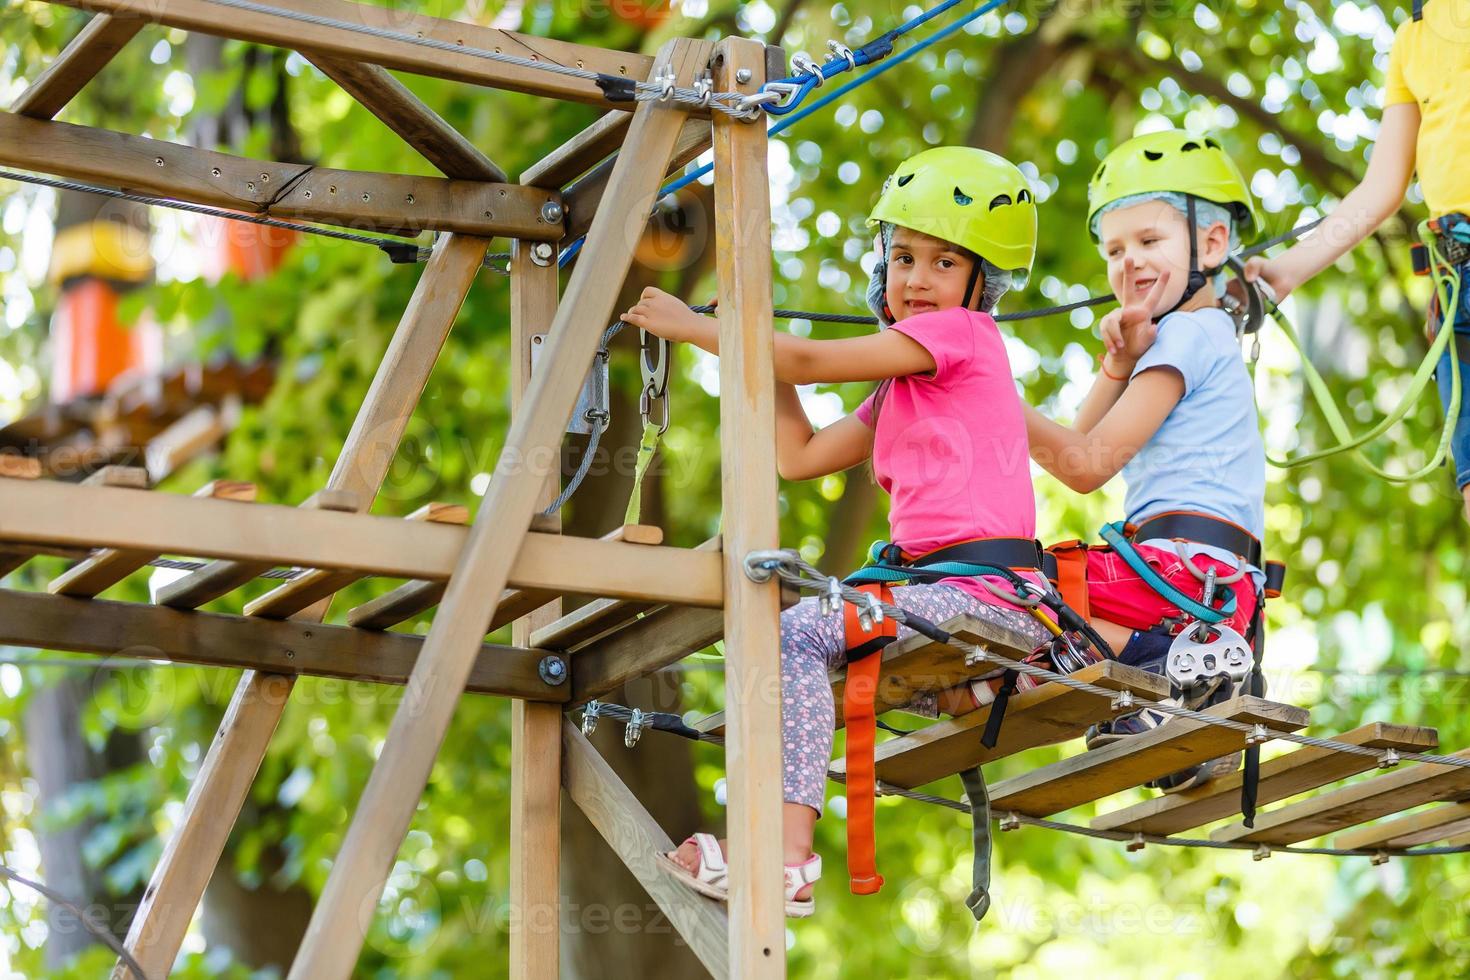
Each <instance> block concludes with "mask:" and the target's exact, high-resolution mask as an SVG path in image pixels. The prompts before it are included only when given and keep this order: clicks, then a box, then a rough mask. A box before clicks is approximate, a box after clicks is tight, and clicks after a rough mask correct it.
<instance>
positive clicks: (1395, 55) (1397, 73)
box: [1383, 21, 1417, 108]
mask: <svg viewBox="0 0 1470 980" xmlns="http://www.w3.org/2000/svg"><path fill="white" fill-rule="evenodd" d="M1409 23H1412V21H1411V22H1409ZM1409 23H1404V24H1400V25H1399V29H1398V33H1397V34H1396V35H1394V39H1393V49H1392V50H1391V51H1390V52H1389V55H1388V75H1387V77H1386V78H1384V81H1383V105H1384V107H1385V108H1387V107H1388V106H1391V105H1399V104H1400V103H1403V102H1415V101H1417V100H1416V99H1415V98H1414V93H1413V92H1411V91H1409V85H1408V83H1407V82H1405V81H1404V60H1405V59H1406V58H1407V57H1408V52H1407V50H1406V49H1407V48H1408V46H1409V43H1408V38H1407V36H1406V35H1407V31H1408V28H1409Z"/></svg>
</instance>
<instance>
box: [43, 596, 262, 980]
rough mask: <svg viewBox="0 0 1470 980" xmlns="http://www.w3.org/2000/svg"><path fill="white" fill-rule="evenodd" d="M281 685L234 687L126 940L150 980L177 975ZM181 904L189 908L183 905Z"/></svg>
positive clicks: (257, 676)
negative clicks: (226, 805)
mask: <svg viewBox="0 0 1470 980" xmlns="http://www.w3.org/2000/svg"><path fill="white" fill-rule="evenodd" d="M58 601H72V600H58ZM93 605H96V603H93ZM145 608H146V607H145ZM174 615H184V614H182V613H175V614H174ZM196 615H199V614H196ZM282 680H283V678H280V677H277V676H275V675H272V674H261V673H257V672H256V671H253V670H252V671H247V672H246V673H245V676H244V677H242V678H241V679H240V683H239V685H238V686H237V687H236V688H235V693H234V696H233V697H232V698H231V699H230V705H229V707H228V708H227V709H226V710H225V716H224V720H222V721H221V722H220V726H219V730H218V731H217V732H216V733H215V736H214V741H213V742H212V743H211V744H210V750H209V752H208V754H207V755H205V757H204V763H203V765H201V766H200V768H199V774H198V775H197V776H195V777H194V783H193V785H192V786H190V787H189V796H188V798H187V799H185V801H184V816H183V819H182V820H180V822H179V825H178V827H176V828H175V830H174V833H173V834H172V835H171V836H170V837H169V839H168V842H167V843H166V844H165V845H164V848H163V854H162V855H161V856H160V857H159V859H158V866H157V867H156V868H155V869H154V871H153V876H152V877H151V878H150V879H149V881H148V887H147V888H146V889H145V890H144V892H143V898H142V901H141V902H140V903H139V905H138V910H137V912H136V913H135V914H134V915H133V921H132V923H131V924H130V925H129V926H128V934H127V937H126V939H125V940H124V946H125V947H126V948H127V950H128V952H129V953H130V954H131V955H132V957H133V959H134V960H135V961H136V962H137V963H138V965H139V966H140V967H141V968H142V970H143V974H144V976H146V977H150V978H151V977H166V976H167V975H168V974H169V971H171V970H172V969H173V963H174V960H175V958H176V957H177V956H178V951H179V947H180V946H181V945H182V944H183V941H184V934H185V932H186V931H187V930H188V927H189V920H190V919H191V918H193V915H194V910H195V909H196V908H198V906H199V898H200V896H201V895H203V893H204V888H205V886H206V885H207V884H208V882H209V878H210V875H211V874H212V873H213V871H214V868H215V865H216V864H217V863H218V862H219V856H220V853H221V851H222V850H223V847H224V839H225V837H227V836H228V834H229V831H230V829H231V827H232V825H233V824H234V821H235V819H236V815H237V814H238V813H239V804H238V803H236V804H235V807H234V809H232V810H229V811H228V812H227V813H221V811H219V810H218V809H217V804H218V801H220V800H222V799H223V800H226V801H235V800H239V801H243V800H244V799H245V796H246V794H248V793H249V792H250V786H251V784H252V783H253V782H255V775H256V773H257V772H258V771H259V769H260V761H261V760H262V759H264V758H265V753H266V749H267V748H268V747H269V746H270V740H271V736H272V735H273V734H275V730H276V725H277V724H278V723H279V722H280V720H281V711H282V710H283V709H284V708H285V702H286V698H287V696H288V694H289V691H290V686H289V685H290V681H289V680H286V681H285V683H286V685H287V686H286V692H285V693H282V691H281V689H280V683H281V681H282ZM262 706H268V707H269V708H271V709H274V710H266V709H265V708H263V707H262ZM252 762H253V763H254V764H253V765H252V764H251V763H252ZM179 899H182V901H183V903H184V904H183V905H180V904H176V902H177V901H178V900H179ZM111 980H138V978H137V976H136V975H135V974H134V972H133V971H132V969H131V968H129V967H127V966H125V965H123V963H122V961H121V960H119V961H118V963H117V964H116V965H115V966H114V967H113V969H112V977H111Z"/></svg>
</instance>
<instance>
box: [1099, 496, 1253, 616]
mask: <svg viewBox="0 0 1470 980" xmlns="http://www.w3.org/2000/svg"><path fill="white" fill-rule="evenodd" d="M1098 533H1099V534H1100V535H1102V539H1103V540H1104V541H1106V542H1107V543H1108V544H1109V545H1111V546H1112V549H1113V550H1114V551H1116V552H1117V553H1118V557H1120V558H1122V559H1123V561H1124V562H1126V563H1127V564H1128V567H1129V568H1131V569H1133V571H1134V572H1136V573H1137V574H1138V576H1139V578H1141V579H1143V581H1144V582H1145V583H1146V584H1147V585H1148V587H1149V588H1151V589H1153V590H1154V591H1155V592H1157V593H1158V594H1159V595H1160V596H1161V597H1162V598H1163V599H1165V600H1166V601H1168V602H1170V603H1172V604H1173V605H1175V606H1177V607H1178V608H1179V609H1180V610H1181V611H1182V612H1185V613H1188V614H1189V615H1190V616H1191V617H1193V618H1194V619H1198V620H1202V621H1204V622H1206V623H1209V624H1211V625H1214V624H1215V623H1222V622H1224V621H1225V620H1227V619H1229V618H1230V617H1231V616H1234V615H1235V590H1234V589H1226V590H1225V602H1224V603H1223V604H1222V605H1221V606H1220V608H1218V609H1216V608H1215V607H1213V606H1207V605H1205V604H1204V603H1202V602H1200V601H1199V600H1198V599H1195V598H1193V597H1191V596H1189V595H1186V594H1185V593H1184V592H1181V591H1180V590H1179V589H1177V588H1175V587H1174V585H1173V584H1172V583H1171V582H1169V581H1168V580H1167V579H1165V578H1164V577H1163V576H1162V575H1160V574H1159V573H1158V572H1156V571H1154V569H1153V566H1151V565H1150V564H1149V563H1148V562H1146V561H1144V558H1143V556H1142V555H1140V554H1139V553H1138V549H1137V548H1135V547H1133V542H1132V541H1129V540H1128V535H1127V533H1126V531H1125V529H1124V524H1123V522H1122V521H1116V522H1114V523H1112V524H1104V525H1103V526H1102V530H1101V531H1099V532H1098Z"/></svg>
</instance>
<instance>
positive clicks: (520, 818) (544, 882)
mask: <svg viewBox="0 0 1470 980" xmlns="http://www.w3.org/2000/svg"><path fill="white" fill-rule="evenodd" d="M558 279H559V276H558V271H557V266H556V263H555V261H544V262H542V263H540V264H537V262H536V261H535V260H534V259H533V256H532V252H531V245H530V243H528V242H515V243H513V245H512V247H511V257H510V349H511V350H512V351H513V352H514V355H513V359H512V361H511V369H510V404H511V413H512V415H515V414H516V413H518V412H520V411H521V410H522V408H523V407H524V405H523V403H524V402H525V398H526V389H527V388H529V387H530V382H531V344H532V340H531V338H532V337H533V336H535V335H536V333H537V332H538V331H540V330H542V329H544V328H545V326H546V324H548V323H551V322H552V320H554V319H555V318H556V301H557V285H558ZM560 490H561V473H560V472H556V471H553V472H552V473H549V474H548V475H547V478H546V481H545V484H544V486H543V489H542V491H541V498H540V499H539V500H538V501H537V502H536V509H537V510H538V511H544V510H545V509H546V508H547V507H548V506H549V505H550V504H551V502H552V501H553V500H555V499H556V496H557V494H558V493H559V492H560ZM542 516H543V517H546V518H547V521H546V524H545V525H543V526H544V527H546V531H547V532H548V533H560V531H561V512H560V511H556V512H554V513H552V514H550V515H546V514H543V515H542ZM660 540H662V535H660ZM560 614H561V600H560V599H559V598H558V599H553V600H552V601H551V602H549V603H547V604H545V605H543V606H541V607H539V608H537V609H534V610H532V611H531V612H530V613H529V614H528V615H526V616H524V617H522V618H520V619H517V620H516V621H515V625H514V626H512V627H511V642H512V643H515V644H525V643H528V642H529V641H530V638H531V635H532V634H533V633H534V632H535V631H536V630H537V629H538V628H540V627H543V626H545V625H546V624H547V623H550V622H551V621H552V620H554V619H556V617H557V616H559V615H560ZM562 677H563V679H564V680H563V683H562V685H561V687H562V689H563V690H568V689H570V687H571V684H570V683H567V681H570V679H571V678H570V671H568V672H566V673H564V674H563V675H562ZM510 719H511V727H510V755H511V762H510V765H511V769H510V907H511V908H512V909H514V910H516V913H517V915H516V917H515V918H514V919H513V920H512V925H511V930H510V976H511V980H540V978H541V977H556V976H560V975H561V950H560V945H561V770H562V747H561V740H562V734H561V729H562V710H561V707H560V706H559V705H542V704H533V703H531V702H529V701H521V700H516V701H512V702H511V716H510Z"/></svg>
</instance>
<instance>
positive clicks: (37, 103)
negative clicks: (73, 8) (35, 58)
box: [10, 14, 147, 119]
mask: <svg viewBox="0 0 1470 980" xmlns="http://www.w3.org/2000/svg"><path fill="white" fill-rule="evenodd" d="M145 23H147V21H145V20H144V19H143V18H141V17H127V18H122V19H118V18H115V17H110V16H108V15H107V14H98V15H97V16H95V17H93V18H92V19H91V20H89V21H87V23H86V24H85V25H84V26H83V27H82V29H81V30H80V31H79V32H77V36H76V37H74V38H72V39H71V41H70V42H69V43H68V44H67V46H66V47H65V48H63V49H62V51H61V53H60V54H58V55H57V56H56V57H55V58H53V59H52V60H51V64H49V65H47V66H46V70H45V71H43V72H41V74H39V75H37V76H36V80H35V81H34V82H32V83H31V86H30V88H28V89H26V90H25V91H24V92H22V93H21V94H20V98H18V99H16V100H15V103H14V104H13V105H12V106H11V107H10V111H11V112H14V113H18V114H20V115H22V116H30V117H31V118H32V119H50V118H51V117H53V116H55V115H56V114H57V113H58V112H60V111H61V110H62V109H64V108H66V104H67V103H68V102H70V101H71V100H72V99H74V98H76V95H77V93H78V92H80V91H81V90H82V89H83V88H84V87H85V86H86V84H87V83H88V82H90V81H91V80H92V79H93V78H95V77H96V76H97V73H98V72H100V71H101V70H102V69H103V68H105V67H107V63H108V62H110V61H111V60H112V59H113V58H114V57H116V56H117V53H118V52H119V51H121V50H122V49H123V48H124V47H126V46H127V43H128V42H129V41H131V40H132V39H133V37H134V35H136V34H137V33H138V32H139V31H140V30H142V29H143V25H144V24H145Z"/></svg>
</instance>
